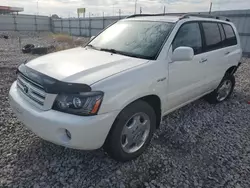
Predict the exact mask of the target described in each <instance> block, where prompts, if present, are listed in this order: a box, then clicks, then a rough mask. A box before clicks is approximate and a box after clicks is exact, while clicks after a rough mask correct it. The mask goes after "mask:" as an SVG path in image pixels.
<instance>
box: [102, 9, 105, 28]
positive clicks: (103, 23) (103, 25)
mask: <svg viewBox="0 0 250 188" xmlns="http://www.w3.org/2000/svg"><path fill="white" fill-rule="evenodd" d="M104 28H105V19H104V12H103V13H102V29H104Z"/></svg>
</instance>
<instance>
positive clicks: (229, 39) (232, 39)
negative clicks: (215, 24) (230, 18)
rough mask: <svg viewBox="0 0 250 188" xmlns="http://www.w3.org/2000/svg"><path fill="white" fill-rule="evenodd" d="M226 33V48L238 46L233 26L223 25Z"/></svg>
mask: <svg viewBox="0 0 250 188" xmlns="http://www.w3.org/2000/svg"><path fill="white" fill-rule="evenodd" d="M223 27H224V30H225V33H226V42H225V46H233V45H237V38H236V36H235V33H234V30H233V28H232V26H231V25H228V24H223Z"/></svg>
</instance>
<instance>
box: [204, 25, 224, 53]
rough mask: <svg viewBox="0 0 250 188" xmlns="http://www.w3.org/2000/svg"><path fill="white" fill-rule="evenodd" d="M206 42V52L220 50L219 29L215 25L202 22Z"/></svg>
mask: <svg viewBox="0 0 250 188" xmlns="http://www.w3.org/2000/svg"><path fill="white" fill-rule="evenodd" d="M202 26H203V29H204V35H205V41H206V51H212V50H216V49H219V48H222V47H223V45H222V41H221V34H220V29H219V26H218V24H217V23H213V22H204V23H202Z"/></svg>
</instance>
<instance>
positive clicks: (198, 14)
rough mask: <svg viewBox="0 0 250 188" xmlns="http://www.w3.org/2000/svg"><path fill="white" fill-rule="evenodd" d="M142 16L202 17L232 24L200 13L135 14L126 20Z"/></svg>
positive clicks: (217, 17) (220, 17)
mask: <svg viewBox="0 0 250 188" xmlns="http://www.w3.org/2000/svg"><path fill="white" fill-rule="evenodd" d="M142 16H180V18H179V19H180V20H182V19H185V18H189V17H190V16H195V17H201V18H213V19H217V20H224V21H228V22H230V19H228V18H226V17H222V16H216V15H211V14H200V13H166V14H134V15H131V16H127V17H126V18H136V17H142Z"/></svg>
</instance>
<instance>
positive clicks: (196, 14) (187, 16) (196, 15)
mask: <svg viewBox="0 0 250 188" xmlns="http://www.w3.org/2000/svg"><path fill="white" fill-rule="evenodd" d="M190 16H195V17H201V18H213V19H217V20H224V21H228V22H230V19H228V18H226V17H222V16H216V15H211V14H200V13H187V14H184V15H183V16H181V17H180V20H181V19H185V18H189V17H190Z"/></svg>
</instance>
